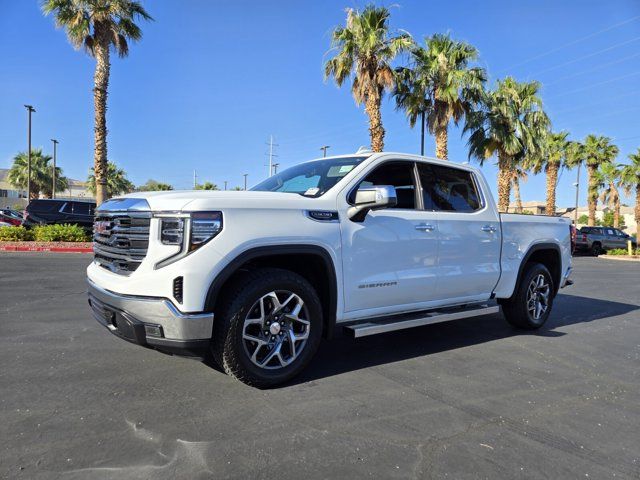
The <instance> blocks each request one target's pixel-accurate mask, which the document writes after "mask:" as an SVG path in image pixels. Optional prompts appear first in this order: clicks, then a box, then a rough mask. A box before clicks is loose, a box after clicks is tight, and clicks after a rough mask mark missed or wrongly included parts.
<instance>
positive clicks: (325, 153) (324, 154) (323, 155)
mask: <svg viewBox="0 0 640 480" xmlns="http://www.w3.org/2000/svg"><path fill="white" fill-rule="evenodd" d="M328 148H331V145H323V146H322V147H320V150H322V158H324V157H326V156H327V149H328Z"/></svg>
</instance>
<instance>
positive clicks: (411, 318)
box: [344, 304, 500, 338]
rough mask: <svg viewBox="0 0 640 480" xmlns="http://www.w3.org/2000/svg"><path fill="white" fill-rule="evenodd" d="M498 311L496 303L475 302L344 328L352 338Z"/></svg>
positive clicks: (385, 318)
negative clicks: (460, 306)
mask: <svg viewBox="0 0 640 480" xmlns="http://www.w3.org/2000/svg"><path fill="white" fill-rule="evenodd" d="M498 312H500V307H499V306H498V305H495V304H493V305H488V304H481V305H479V304H475V305H473V306H469V307H463V308H448V309H444V310H430V311H428V312H417V313H409V314H404V315H393V316H388V317H378V318H375V319H371V320H369V321H366V322H364V323H355V324H351V325H347V326H345V327H344V330H345V332H346V333H347V334H348V335H350V336H352V337H353V338H360V337H366V336H368V335H376V334H378V333H386V332H393V331H395V330H404V329H405V328H413V327H421V326H422V325H431V324H433V323H440V322H448V321H450V320H459V319H462V318H470V317H480V316H482V315H491V314H493V313H498Z"/></svg>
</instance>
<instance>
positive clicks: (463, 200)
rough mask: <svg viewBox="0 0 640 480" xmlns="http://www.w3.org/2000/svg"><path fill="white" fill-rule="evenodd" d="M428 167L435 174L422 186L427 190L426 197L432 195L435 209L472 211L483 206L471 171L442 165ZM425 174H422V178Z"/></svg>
mask: <svg viewBox="0 0 640 480" xmlns="http://www.w3.org/2000/svg"><path fill="white" fill-rule="evenodd" d="M428 167H430V171H431V172H432V175H433V176H432V179H431V181H428V182H427V184H426V185H423V186H422V188H423V189H426V190H427V192H426V193H425V197H430V199H431V202H432V203H433V206H434V210H440V211H444V212H462V213H470V212H475V211H476V210H479V209H480V208H481V207H482V205H481V202H480V195H479V194H478V190H477V188H476V185H475V182H474V181H473V175H472V173H471V172H468V171H466V170H461V169H459V168H450V167H444V166H442V165H433V164H432V165H428ZM423 170H424V171H425V173H426V172H427V171H428V169H426V168H424V169H423ZM425 176H426V175H424V176H423V175H421V177H420V178H421V180H422V178H424V177H425Z"/></svg>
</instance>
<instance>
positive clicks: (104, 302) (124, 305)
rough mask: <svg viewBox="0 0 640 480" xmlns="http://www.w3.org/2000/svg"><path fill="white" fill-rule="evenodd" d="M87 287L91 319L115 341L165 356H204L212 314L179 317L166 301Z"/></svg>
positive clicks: (90, 283)
mask: <svg viewBox="0 0 640 480" xmlns="http://www.w3.org/2000/svg"><path fill="white" fill-rule="evenodd" d="M87 283H88V296H89V305H90V306H91V310H92V312H93V316H94V318H95V319H96V320H97V321H98V323H100V324H101V325H103V326H104V327H106V328H107V329H108V330H109V331H110V332H111V333H113V334H114V335H116V336H117V337H120V338H122V339H123V340H126V341H128V342H131V343H135V344H137V345H141V346H143V347H148V348H154V349H156V350H160V351H162V352H165V353H171V354H176V355H184V356H189V357H199V358H202V357H203V356H204V355H205V354H206V351H207V349H208V348H209V344H210V342H211V333H212V330H213V313H182V312H180V311H179V310H178V309H176V308H175V306H174V305H173V304H172V303H171V302H170V301H169V300H167V299H165V298H154V297H138V296H129V295H122V294H117V293H114V292H110V291H108V290H105V289H103V288H100V287H99V286H97V285H96V284H95V283H93V282H92V281H91V280H89V279H87Z"/></svg>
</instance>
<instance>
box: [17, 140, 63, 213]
mask: <svg viewBox="0 0 640 480" xmlns="http://www.w3.org/2000/svg"><path fill="white" fill-rule="evenodd" d="M28 157H29V156H28V155H27V152H20V153H18V154H17V155H16V156H15V157H13V165H12V166H11V169H10V170H9V174H8V180H9V183H10V184H11V185H13V186H14V187H16V188H19V189H22V190H26V189H27V183H28V173H27V172H28V163H29V158H28ZM51 160H52V158H51V155H43V154H42V149H41V148H36V149H32V150H31V198H30V199H29V200H33V199H34V198H38V197H39V195H40V194H41V193H42V194H43V195H44V196H45V197H46V198H51V194H52V193H53V192H52V190H53V188H52V187H53V165H49V162H51ZM67 188H69V182H68V181H67V179H66V178H65V177H64V176H63V175H62V169H61V168H60V167H56V191H57V192H61V191H63V190H66V189H67Z"/></svg>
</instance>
